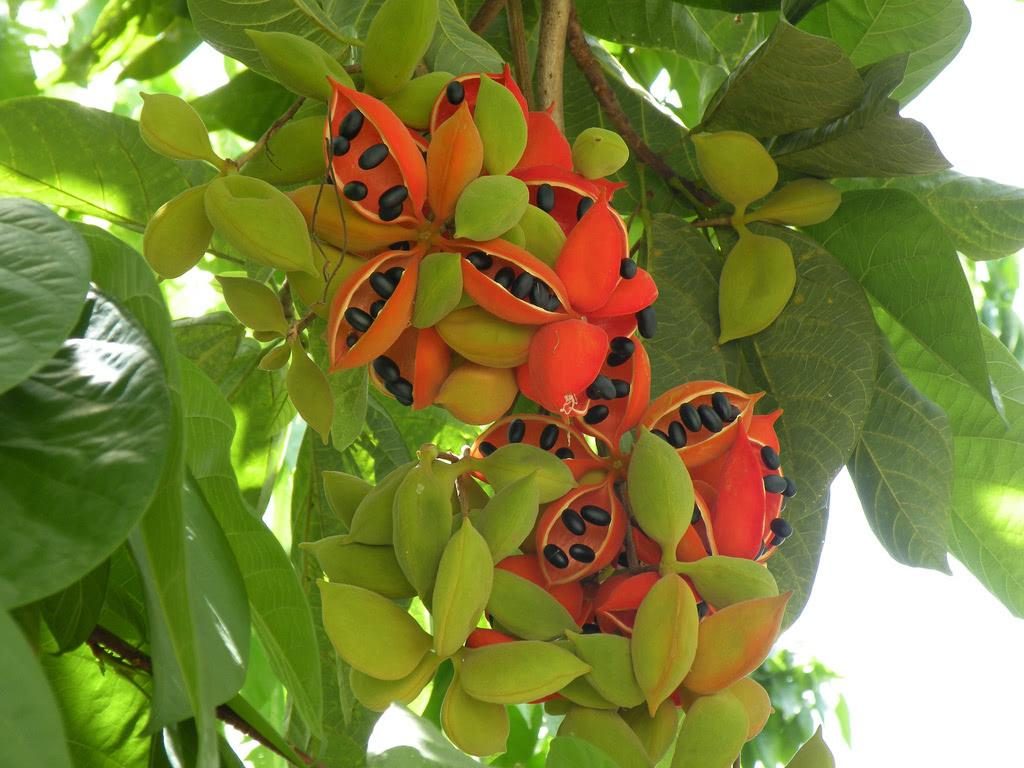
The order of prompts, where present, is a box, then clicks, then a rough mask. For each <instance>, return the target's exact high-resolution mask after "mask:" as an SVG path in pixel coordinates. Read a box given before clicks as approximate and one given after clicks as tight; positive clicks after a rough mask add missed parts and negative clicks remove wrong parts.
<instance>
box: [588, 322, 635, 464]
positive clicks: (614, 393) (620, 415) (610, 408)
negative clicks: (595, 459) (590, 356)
mask: <svg viewBox="0 0 1024 768" xmlns="http://www.w3.org/2000/svg"><path fill="white" fill-rule="evenodd" d="M627 349H628V350H629V354H628V356H627V355H625V354H620V353H619V352H616V350H620V351H623V350H627ZM624 357H625V359H623V358H624ZM585 394H586V395H587V397H588V398H589V403H588V405H587V408H586V411H585V412H584V414H583V417H582V418H581V419H580V420H579V424H580V429H582V430H583V431H585V432H588V433H589V434H591V435H594V436H595V437H597V438H599V439H600V440H601V441H602V442H603V443H604V444H605V445H607V446H608V449H609V450H610V451H611V453H613V454H615V455H617V454H618V453H619V442H620V441H621V439H622V436H623V435H624V434H625V433H626V432H628V431H629V430H631V429H632V428H633V427H635V426H636V425H637V424H638V423H639V421H640V418H641V417H642V416H643V413H644V411H645V410H646V408H647V405H648V403H649V402H650V397H651V361H650V358H649V357H648V356H647V350H646V349H645V348H644V346H643V344H641V343H640V340H639V339H631V338H629V337H625V336H621V337H614V338H612V339H611V340H610V341H609V344H608V353H607V354H606V355H605V360H604V366H602V368H601V371H600V373H599V374H598V378H597V379H596V380H595V381H594V382H592V383H591V385H590V386H589V387H588V388H587V391H586V393H585Z"/></svg>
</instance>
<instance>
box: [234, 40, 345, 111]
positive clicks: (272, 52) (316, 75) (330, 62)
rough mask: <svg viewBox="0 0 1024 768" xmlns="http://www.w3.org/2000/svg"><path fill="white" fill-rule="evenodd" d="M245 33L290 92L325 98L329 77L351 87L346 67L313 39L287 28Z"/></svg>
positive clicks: (328, 94)
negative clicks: (277, 30)
mask: <svg viewBox="0 0 1024 768" xmlns="http://www.w3.org/2000/svg"><path fill="white" fill-rule="evenodd" d="M245 33H246V34H247V35H248V36H249V39H250V40H252V42H253V45H255V46H256V50H258V51H259V52H260V56H261V57H262V59H263V63H264V64H266V65H267V69H269V70H270V74H272V75H273V76H274V79H275V80H277V82H279V83H280V84H281V85H283V86H284V87H285V88H287V89H288V90H289V91H291V92H292V93H297V94H298V95H299V96H305V97H306V98H309V99H318V100H319V101H328V100H329V99H330V98H331V84H330V83H329V82H328V80H327V78H328V77H331V78H334V79H335V80H337V81H338V82H339V83H341V84H342V85H346V86H348V87H349V88H352V87H353V84H352V78H351V77H349V75H348V72H346V71H345V68H344V67H343V66H341V64H340V63H339V62H338V61H337V60H336V59H334V57H332V56H331V55H330V54H329V53H327V51H325V50H324V49H323V48H321V47H320V46H319V45H317V44H316V43H314V42H313V41H311V40H307V39H306V38H304V37H299V36H298V35H293V34H291V33H290V32H259V31H257V30H255V29H247V30H245Z"/></svg>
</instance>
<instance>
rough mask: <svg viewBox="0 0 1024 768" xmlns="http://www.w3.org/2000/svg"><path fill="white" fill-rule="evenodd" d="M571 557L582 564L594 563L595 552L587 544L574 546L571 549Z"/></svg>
mask: <svg viewBox="0 0 1024 768" xmlns="http://www.w3.org/2000/svg"><path fill="white" fill-rule="evenodd" d="M569 557H571V558H572V559H573V560H576V561H577V562H580V563H592V562H594V557H595V555H594V550H592V549H591V548H590V547H588V546H587V545H586V544H573V545H572V546H571V547H569Z"/></svg>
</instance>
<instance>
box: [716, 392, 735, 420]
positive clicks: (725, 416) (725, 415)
mask: <svg viewBox="0 0 1024 768" xmlns="http://www.w3.org/2000/svg"><path fill="white" fill-rule="evenodd" d="M711 407H712V408H714V409H715V413H717V414H718V415H719V417H720V418H721V419H722V421H729V413H730V412H731V411H732V403H730V402H729V398H728V396H727V395H726V394H725V392H715V394H713V395H712V396H711Z"/></svg>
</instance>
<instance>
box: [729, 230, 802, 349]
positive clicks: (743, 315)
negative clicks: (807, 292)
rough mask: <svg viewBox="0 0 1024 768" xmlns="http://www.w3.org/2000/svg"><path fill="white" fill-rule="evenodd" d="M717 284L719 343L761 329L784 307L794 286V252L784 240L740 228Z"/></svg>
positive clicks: (769, 323)
mask: <svg viewBox="0 0 1024 768" xmlns="http://www.w3.org/2000/svg"><path fill="white" fill-rule="evenodd" d="M739 232H740V239H739V242H737V243H736V245H734V246H733V249H732V250H731V251H729V253H728V255H727V256H726V257H725V264H724V265H723V266H722V275H721V277H720V278H719V285H718V318H719V322H720V324H721V335H720V336H719V337H718V342H719V344H724V343H725V342H727V341H731V340H733V339H739V338H743V337H744V336H752V335H753V334H755V333H758V332H759V331H763V330H764V329H765V328H767V327H768V326H769V325H771V324H772V323H773V322H775V318H777V317H778V316H779V315H780V314H781V313H782V310H783V309H785V308H786V304H787V303H788V302H789V298H790V296H792V295H793V289H794V288H795V287H796V266H795V265H794V264H793V252H792V251H791V250H790V248H789V245H787V244H786V242H785V241H783V240H780V239H779V238H777V237H769V236H767V235H755V234H753V233H751V232H749V231H747V230H746V229H745V228H740V230H739Z"/></svg>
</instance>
